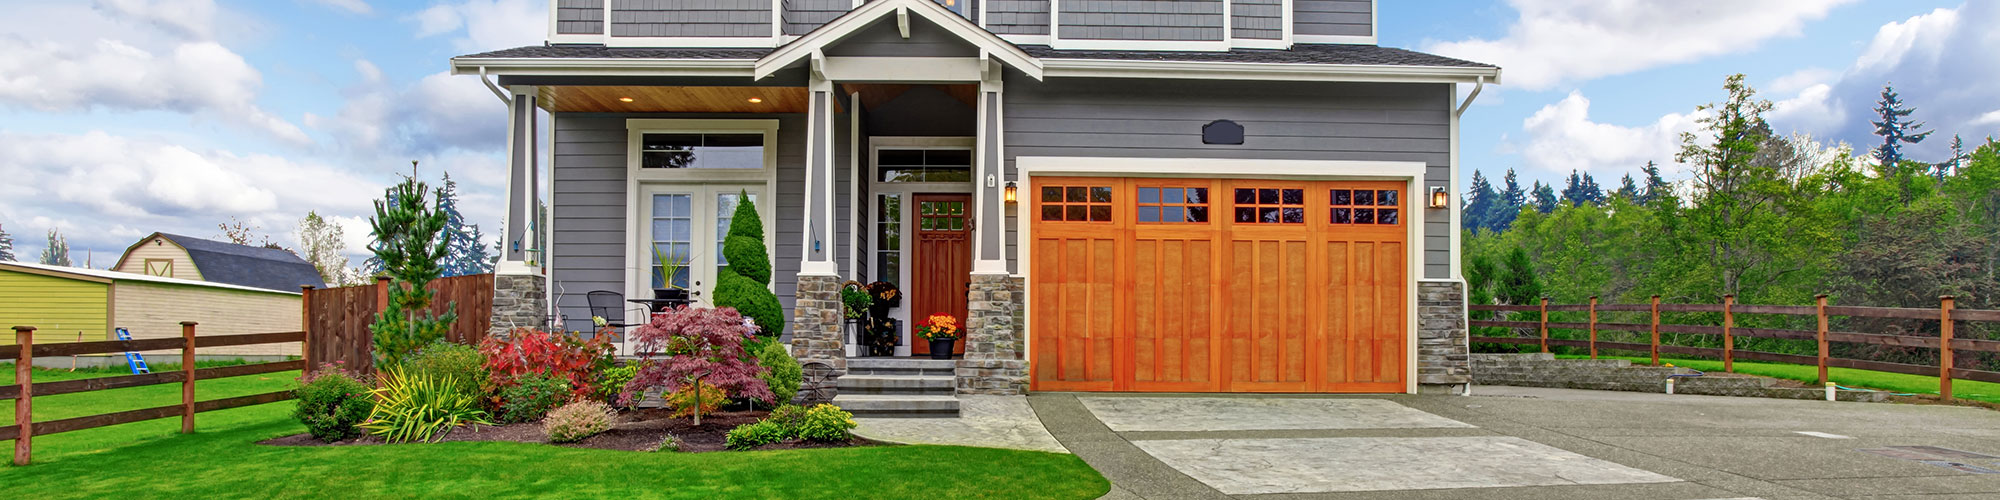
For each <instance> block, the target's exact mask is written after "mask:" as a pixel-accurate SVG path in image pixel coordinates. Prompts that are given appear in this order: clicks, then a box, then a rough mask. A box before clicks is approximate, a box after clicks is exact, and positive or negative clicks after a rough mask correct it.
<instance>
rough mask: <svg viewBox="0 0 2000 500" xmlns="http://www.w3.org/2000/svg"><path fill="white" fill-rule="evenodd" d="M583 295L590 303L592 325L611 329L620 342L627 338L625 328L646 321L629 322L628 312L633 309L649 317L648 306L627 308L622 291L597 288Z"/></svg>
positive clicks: (643, 316)
mask: <svg viewBox="0 0 2000 500" xmlns="http://www.w3.org/2000/svg"><path fill="white" fill-rule="evenodd" d="M583 297H584V300H585V302H587V303H589V304H590V323H591V324H592V325H595V326H596V327H597V328H599V329H600V330H601V329H606V328H609V329H611V331H612V333H613V335H614V337H613V338H614V339H616V340H617V341H619V342H623V341H624V340H625V336H624V330H625V329H626V328H631V327H634V326H639V325H643V324H645V323H644V322H638V323H631V322H628V320H627V319H626V318H627V317H628V316H626V315H627V314H631V313H632V312H633V311H638V313H639V314H638V315H639V317H641V318H645V317H648V316H647V312H646V308H644V307H640V308H636V309H627V308H626V307H625V294H622V293H618V292H613V291H609V290H597V291H594V292H589V293H585V294H584V295H583ZM614 314H616V315H617V316H615V317H614V316H613V315H614Z"/></svg>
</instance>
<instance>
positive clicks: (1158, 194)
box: [1137, 187, 1208, 224]
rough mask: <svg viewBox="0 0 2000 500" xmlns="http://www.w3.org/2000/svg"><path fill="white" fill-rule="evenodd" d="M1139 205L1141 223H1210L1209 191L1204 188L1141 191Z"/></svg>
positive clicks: (1147, 189) (1158, 188)
mask: <svg viewBox="0 0 2000 500" xmlns="http://www.w3.org/2000/svg"><path fill="white" fill-rule="evenodd" d="M1137 205H1138V207H1139V222H1147V223H1161V224H1189V223H1194V224H1205V223H1207V222H1208V188H1205V187H1185V188H1184V187H1140V188H1139V200H1138V203H1137Z"/></svg>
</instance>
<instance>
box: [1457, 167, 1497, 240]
mask: <svg viewBox="0 0 2000 500" xmlns="http://www.w3.org/2000/svg"><path fill="white" fill-rule="evenodd" d="M1466 196H1467V197H1469V198H1471V199H1470V200H1469V201H1466V202H1463V203H1460V204H1459V212H1460V213H1459V219H1460V221H1462V223H1463V224H1464V225H1465V228H1466V229H1475V230H1476V229H1481V228H1484V229H1486V230H1487V231H1498V230H1499V228H1497V227H1494V224H1493V219H1494V218H1495V217H1494V216H1495V215H1498V214H1497V213H1496V212H1497V211H1498V210H1497V209H1498V205H1499V202H1500V200H1499V198H1500V193H1497V192H1494V191H1493V183H1491V182H1487V181H1486V174H1483V173H1480V172H1479V171H1478V170H1474V171H1472V191H1471V192H1469V193H1467V195H1466Z"/></svg>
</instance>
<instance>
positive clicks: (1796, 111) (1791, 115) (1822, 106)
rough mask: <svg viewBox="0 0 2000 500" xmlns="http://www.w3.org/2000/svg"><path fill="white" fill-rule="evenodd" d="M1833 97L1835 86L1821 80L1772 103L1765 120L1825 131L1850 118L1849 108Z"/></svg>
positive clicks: (1793, 126) (1798, 127)
mask: <svg viewBox="0 0 2000 500" xmlns="http://www.w3.org/2000/svg"><path fill="white" fill-rule="evenodd" d="M1836 104H1837V103H1836V102H1834V100H1833V86H1832V85H1828V84H1824V83H1820V84H1814V85H1811V86H1808V87H1806V88H1804V89H1801V90H1799V91H1798V95H1797V96H1794V97H1792V98H1790V99H1784V100H1780V101H1777V102H1774V103H1771V112H1770V113H1769V114H1767V115H1766V116H1765V119H1766V120H1768V121H1770V122H1772V123H1778V124H1783V125H1785V126H1789V127H1791V128H1794V129H1799V130H1825V129H1828V128H1831V127H1836V126H1839V125H1840V124H1841V123H1843V122H1846V121H1847V110H1846V109H1843V108H1841V107H1840V106H1838V105H1836Z"/></svg>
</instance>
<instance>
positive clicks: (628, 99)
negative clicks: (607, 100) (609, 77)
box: [618, 97, 632, 102]
mask: <svg viewBox="0 0 2000 500" xmlns="http://www.w3.org/2000/svg"><path fill="white" fill-rule="evenodd" d="M618 102H632V98H630V97H620V98H618Z"/></svg>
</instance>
